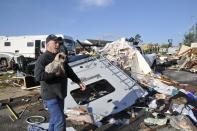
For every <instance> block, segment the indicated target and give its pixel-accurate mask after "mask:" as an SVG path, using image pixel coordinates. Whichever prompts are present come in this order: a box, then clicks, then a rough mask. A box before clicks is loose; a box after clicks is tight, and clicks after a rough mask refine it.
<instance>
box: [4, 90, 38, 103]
mask: <svg viewBox="0 0 197 131" xmlns="http://www.w3.org/2000/svg"><path fill="white" fill-rule="evenodd" d="M39 92H40V90H39V89H34V90H23V89H21V88H20V87H6V88H1V89H0V101H2V100H6V99H10V98H11V99H12V98H17V97H21V96H28V95H33V94H38V93H39Z"/></svg>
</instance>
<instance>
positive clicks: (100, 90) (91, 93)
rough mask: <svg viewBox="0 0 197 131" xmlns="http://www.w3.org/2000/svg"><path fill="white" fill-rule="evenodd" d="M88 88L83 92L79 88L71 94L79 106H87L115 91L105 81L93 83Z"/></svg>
mask: <svg viewBox="0 0 197 131" xmlns="http://www.w3.org/2000/svg"><path fill="white" fill-rule="evenodd" d="M86 87H87V88H86V90H85V91H81V90H80V88H78V89H75V90H72V91H71V92H70V94H71V96H72V97H73V98H74V100H75V101H76V103H77V104H79V105H84V104H87V103H89V102H91V101H94V100H96V99H99V98H101V97H103V96H105V95H108V94H110V93H112V92H113V91H115V88H114V87H113V86H112V85H111V84H110V83H109V82H108V81H107V80H104V79H102V80H99V81H97V82H94V83H91V84H89V85H87V86H86Z"/></svg>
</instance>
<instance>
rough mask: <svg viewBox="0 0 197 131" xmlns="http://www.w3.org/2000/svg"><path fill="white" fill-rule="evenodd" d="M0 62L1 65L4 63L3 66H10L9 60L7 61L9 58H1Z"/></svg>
mask: <svg viewBox="0 0 197 131" xmlns="http://www.w3.org/2000/svg"><path fill="white" fill-rule="evenodd" d="M0 63H1V65H2V66H3V67H7V66H8V62H7V60H6V59H5V58H3V59H1V60H0Z"/></svg>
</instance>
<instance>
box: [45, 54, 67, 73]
mask: <svg viewBox="0 0 197 131" xmlns="http://www.w3.org/2000/svg"><path fill="white" fill-rule="evenodd" d="M65 60H66V55H65V54H64V53H63V52H61V53H58V54H57V55H56V56H55V59H54V60H53V61H52V62H51V63H49V64H48V65H47V66H46V67H45V71H46V72H47V73H60V72H61V73H60V74H62V73H63V74H65V70H64V62H65Z"/></svg>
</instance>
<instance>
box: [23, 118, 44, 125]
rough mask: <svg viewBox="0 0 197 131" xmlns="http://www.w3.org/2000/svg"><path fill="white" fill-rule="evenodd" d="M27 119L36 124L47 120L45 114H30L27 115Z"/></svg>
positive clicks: (28, 121)
mask: <svg viewBox="0 0 197 131" xmlns="http://www.w3.org/2000/svg"><path fill="white" fill-rule="evenodd" d="M25 121H26V122H27V123H28V124H32V125H35V124H40V123H43V122H44V121H45V117H43V116H30V117H27V118H26V120H25Z"/></svg>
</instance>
